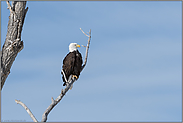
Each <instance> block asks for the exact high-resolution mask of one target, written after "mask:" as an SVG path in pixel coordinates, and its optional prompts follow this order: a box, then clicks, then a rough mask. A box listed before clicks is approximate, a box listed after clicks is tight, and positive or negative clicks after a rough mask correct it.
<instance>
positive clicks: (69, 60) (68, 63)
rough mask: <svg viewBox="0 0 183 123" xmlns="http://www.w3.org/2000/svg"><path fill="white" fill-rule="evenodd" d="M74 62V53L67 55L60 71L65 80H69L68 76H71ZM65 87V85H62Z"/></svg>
mask: <svg viewBox="0 0 183 123" xmlns="http://www.w3.org/2000/svg"><path fill="white" fill-rule="evenodd" d="M74 62H75V53H74V52H70V53H68V54H67V56H66V57H65V58H64V60H63V66H62V69H63V71H64V73H65V76H66V79H67V80H68V79H69V76H70V75H71V74H72V71H73V69H74ZM62 79H63V81H64V82H65V79H64V76H62ZM64 85H65V83H64Z"/></svg>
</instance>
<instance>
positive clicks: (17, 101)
mask: <svg viewBox="0 0 183 123" xmlns="http://www.w3.org/2000/svg"><path fill="white" fill-rule="evenodd" d="M15 102H16V103H17V104H20V105H21V106H22V107H24V108H25V110H26V111H27V113H28V114H29V115H30V117H31V118H32V120H33V121H34V122H38V121H37V119H36V118H35V117H34V115H33V114H32V112H31V111H30V109H29V108H28V107H27V106H26V105H25V104H24V103H23V102H21V101H20V100H15Z"/></svg>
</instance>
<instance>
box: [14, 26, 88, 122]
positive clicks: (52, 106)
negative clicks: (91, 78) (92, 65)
mask: <svg viewBox="0 0 183 123" xmlns="http://www.w3.org/2000/svg"><path fill="white" fill-rule="evenodd" d="M81 31H82V32H83V33H84V31H83V30H81ZM84 34H85V35H86V36H87V37H89V39H88V44H87V46H86V53H85V61H84V64H83V65H82V68H81V71H82V70H83V68H84V67H85V66H86V63H87V58H88V50H89V45H90V40H91V29H90V31H89V36H88V35H87V34H86V33H84ZM75 81H76V78H71V79H70V80H68V82H67V85H66V88H65V89H62V90H61V93H60V94H59V96H58V97H57V98H56V99H55V100H54V99H53V97H52V98H51V101H52V102H51V104H50V105H49V106H48V108H47V109H46V111H45V112H44V113H43V115H42V120H41V122H46V121H47V117H48V114H49V113H50V111H51V110H52V109H53V108H54V107H55V106H56V105H57V104H58V103H59V102H60V101H61V100H62V98H63V97H64V95H65V94H66V93H67V91H68V90H69V88H70V87H71V86H72V84H73V83H74V82H75ZM16 102H17V101H16ZM19 104H21V105H22V106H23V107H24V108H25V104H23V103H22V102H21V103H19ZM25 109H26V110H27V112H28V113H29V115H30V116H31V118H32V116H34V115H33V114H32V113H31V111H30V110H29V109H28V108H27V107H26V108H25ZM33 118H34V119H33ZM33 118H32V119H33V121H34V122H37V120H36V119H35V117H33Z"/></svg>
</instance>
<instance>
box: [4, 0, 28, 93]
mask: <svg viewBox="0 0 183 123" xmlns="http://www.w3.org/2000/svg"><path fill="white" fill-rule="evenodd" d="M6 3H7V5H8V9H9V10H10V16H9V21H8V30H7V35H6V40H5V43H4V45H3V47H2V51H1V90H2V88H3V85H4V83H5V81H6V78H7V77H8V75H9V73H10V68H11V66H12V64H13V62H14V60H15V58H16V56H17V54H18V53H19V52H20V51H21V50H22V49H23V41H21V32H22V27H23V24H24V19H25V15H26V13H27V11H28V7H27V8H26V9H25V7H26V1H13V2H12V6H11V5H10V3H9V1H7V2H6Z"/></svg>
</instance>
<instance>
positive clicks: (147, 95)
mask: <svg viewBox="0 0 183 123" xmlns="http://www.w3.org/2000/svg"><path fill="white" fill-rule="evenodd" d="M181 4H182V2H181V1H176V2H172V1H169V2H157V1H154V2H147V1H146V2H139V1H137V2H127V1H121V2H98V1H95V2H72V1H70V2H61V1H58V2H56V1H54V2H41V1H39V2H33V1H29V2H27V6H28V7H29V10H28V12H27V15H26V19H25V23H24V27H23V32H22V40H23V41H24V49H23V50H22V51H21V52H20V53H19V54H18V56H17V57H16V60H15V62H14V63H13V66H12V68H11V73H10V75H9V76H8V78H7V80H6V83H5V85H4V88H3V90H2V93H1V118H2V121H7V120H9V121H32V119H31V118H30V116H29V115H28V114H27V112H26V111H25V109H24V108H23V107H22V106H20V105H18V104H16V103H15V99H17V100H21V101H22V102H23V103H25V104H26V105H27V106H28V107H29V108H30V109H31V111H32V112H33V114H34V115H35V117H36V118H37V119H38V120H39V121H40V120H41V118H42V114H43V112H44V111H45V110H46V108H47V107H48V106H49V105H50V103H51V97H53V98H54V99H55V98H57V96H58V95H59V93H60V91H61V89H62V88H63V86H62V84H63V82H62V80H61V75H60V71H61V66H62V60H63V58H64V57H65V55H66V54H67V53H68V45H69V44H70V43H71V42H77V43H78V44H81V45H86V44H87V39H88V38H87V37H86V36H85V35H84V34H83V33H82V32H81V31H80V30H79V28H82V29H83V30H84V31H86V32H88V31H89V29H91V30H92V40H91V45H90V49H89V57H88V63H87V65H86V67H85V68H84V70H83V71H82V73H81V76H80V78H79V80H78V81H77V82H75V83H74V87H73V89H72V90H71V91H69V92H68V93H67V94H66V96H65V97H64V98H63V100H62V101H61V102H60V103H59V104H58V105H57V106H56V107H55V108H54V109H53V110H52V111H51V112H50V114H49V116H48V121H164V122H168V121H171V122H173V121H177V122H180V121H181V119H182V95H181V92H182V88H181V87H182V79H181V77H182V76H181V75H182V69H181V68H182V54H181V50H182V32H181V27H182V16H181V15H182V12H181V9H182V6H181ZM8 16H9V10H7V5H6V2H1V41H2V43H1V45H2V44H3V43H4V41H5V36H6V32H7V23H8ZM79 51H80V52H81V53H82V55H83V57H84V55H85V48H84V47H81V48H80V49H79Z"/></svg>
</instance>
